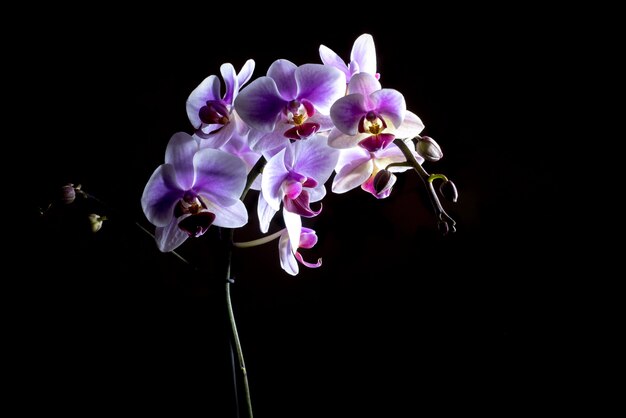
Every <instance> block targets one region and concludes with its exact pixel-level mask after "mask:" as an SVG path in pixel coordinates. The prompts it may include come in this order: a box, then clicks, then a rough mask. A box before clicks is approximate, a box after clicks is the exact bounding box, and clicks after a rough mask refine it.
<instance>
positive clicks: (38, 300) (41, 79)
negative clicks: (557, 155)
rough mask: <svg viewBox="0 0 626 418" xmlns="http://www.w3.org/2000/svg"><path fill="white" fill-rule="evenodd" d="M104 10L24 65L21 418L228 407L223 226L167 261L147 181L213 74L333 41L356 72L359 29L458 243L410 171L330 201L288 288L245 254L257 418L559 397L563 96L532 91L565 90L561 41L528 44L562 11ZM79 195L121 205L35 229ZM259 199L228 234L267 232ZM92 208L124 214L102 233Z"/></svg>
mask: <svg viewBox="0 0 626 418" xmlns="http://www.w3.org/2000/svg"><path fill="white" fill-rule="evenodd" d="M289 7H291V6H289ZM281 10H282V11H283V12H284V11H285V10H284V9H281ZM106 12H107V13H104V11H103V13H102V14H98V16H96V15H91V14H89V13H85V15H84V16H83V17H82V18H81V19H76V20H72V19H69V20H67V21H65V20H63V21H53V22H52V21H47V22H46V23H47V24H46V25H44V24H43V23H41V22H44V21H43V20H42V21H41V22H39V20H38V21H37V22H38V25H39V24H41V26H38V27H40V28H45V29H41V30H40V31H39V32H38V36H36V37H35V41H34V42H32V44H30V47H28V48H26V49H25V50H24V51H23V53H24V56H23V60H22V61H21V66H20V68H21V69H23V70H20V71H21V72H22V73H21V74H20V75H21V77H22V78H23V79H24V84H25V86H26V88H25V89H24V97H25V98H26V99H27V102H28V105H29V109H30V110H29V111H28V112H27V113H26V115H27V117H26V121H25V123H24V128H25V131H26V132H28V136H29V141H34V145H33V147H32V148H33V149H32V150H29V155H32V154H33V153H34V160H33V161H34V164H33V165H32V166H33V170H34V173H33V175H34V176H35V177H36V178H38V179H39V180H38V182H37V183H36V184H33V185H32V187H31V188H29V193H28V196H29V199H28V200H27V202H28V204H29V211H30V212H29V213H32V214H33V219H32V220H31V222H30V223H29V227H31V228H30V229H29V236H31V237H33V244H32V246H31V248H30V251H31V254H32V255H33V257H32V260H31V261H29V262H27V263H26V266H27V271H29V270H30V269H31V268H32V274H27V275H26V278H25V279H24V280H23V281H22V282H21V284H20V288H19V289H20V293H19V295H20V304H19V308H18V310H17V311H15V313H14V314H13V315H15V317H16V318H19V322H17V321H16V322H15V324H19V325H16V326H15V328H16V331H17V335H18V337H17V338H16V339H15V341H17V346H18V352H19V358H18V359H17V360H16V362H15V363H16V366H17V368H18V370H19V373H18V375H19V379H20V381H19V382H18V384H16V387H17V388H18V391H19V390H20V389H22V388H23V389H25V390H26V393H28V394H29V398H32V397H33V396H34V397H35V398H36V399H37V401H36V402H29V403H27V405H28V408H36V409H39V408H42V409H46V410H50V411H55V410H56V411H63V412H65V413H68V414H74V413H75V414H76V415H80V416H85V415H91V414H92V413H96V412H98V411H108V412H110V413H118V412H120V411H124V412H130V411H134V412H137V413H147V412H162V411H165V410H167V411H170V410H171V411H172V415H189V413H186V412H181V411H184V410H198V411H201V413H204V414H205V415H207V416H216V417H229V416H233V415H232V414H233V413H234V411H233V399H232V396H233V394H232V393H233V390H232V380H231V371H230V361H231V360H230V354H229V346H228V329H227V321H226V317H225V306H224V278H223V275H222V274H221V273H220V272H221V268H222V266H221V262H222V258H221V256H220V252H219V251H220V250H219V246H218V241H219V231H218V230H217V228H213V229H212V230H210V231H209V232H208V233H207V234H206V235H205V236H203V237H202V238H200V239H197V240H195V241H188V242H187V243H185V244H184V245H183V246H182V247H181V248H180V253H181V254H182V255H183V256H185V257H186V258H188V259H189V260H190V261H191V262H192V263H193V264H194V265H195V266H198V269H195V270H194V269H193V268H190V267H188V266H185V265H184V264H182V263H181V262H180V261H179V260H178V259H177V258H175V257H174V256H172V255H169V254H161V253H159V252H158V250H157V249H156V246H155V244H154V242H153V240H152V239H151V238H150V237H148V236H147V235H146V234H144V233H143V232H142V231H141V230H139V228H138V227H137V226H136V225H135V222H138V223H139V224H141V225H143V226H144V227H146V228H148V229H151V226H150V225H149V223H148V222H147V221H146V220H145V218H144V217H143V214H142V212H141V208H140V197H141V193H142V190H143V187H144V185H145V183H146V181H147V180H148V178H149V177H150V175H151V173H152V171H153V170H154V169H155V168H156V167H157V166H158V165H159V164H161V163H162V161H163V155H164V152H165V146H166V144H167V141H168V140H169V138H170V136H171V135H172V134H174V133H175V132H177V131H186V132H191V126H190V124H189V122H188V120H187V117H186V113H185V100H186V98H187V97H188V95H189V93H190V92H191V91H192V90H193V88H195V87H196V86H197V85H198V84H199V83H200V82H201V81H202V80H203V79H204V78H205V77H207V76H208V75H210V74H218V72H219V65H220V64H222V63H224V62H231V63H232V64H233V65H234V66H235V67H236V68H237V69H239V68H240V67H241V66H242V65H243V63H244V62H245V60H247V59H248V58H253V59H254V60H255V61H256V70H255V73H254V77H258V76H260V75H263V74H264V73H265V71H266V70H267V68H268V66H269V65H270V64H271V63H272V62H273V61H274V60H275V59H278V58H286V59H289V60H291V61H293V62H294V63H296V64H303V63H306V62H319V56H318V55H317V49H318V47H319V44H320V43H323V44H325V45H326V46H328V47H330V48H331V49H333V50H334V51H336V52H337V53H339V54H340V56H341V57H343V58H347V57H348V56H349V53H350V48H351V47H352V43H353V41H354V40H355V39H356V37H357V36H359V35H360V34H362V33H370V34H372V35H373V36H374V41H375V43H376V48H377V52H378V71H379V72H380V73H381V82H382V84H383V86H384V87H390V88H396V89H398V90H400V91H401V92H402V93H403V94H404V95H405V98H406V100H407V105H408V108H409V109H410V110H412V111H413V112H415V113H417V114H418V115H419V116H420V117H421V118H422V120H423V121H424V123H425V125H426V129H425V131H424V134H427V135H429V136H432V137H434V138H435V139H436V140H437V141H438V142H439V144H440V145H441V146H442V148H443V151H444V158H443V159H442V160H441V161H440V162H438V163H436V164H427V165H425V166H426V169H427V170H429V171H430V172H441V173H444V174H446V175H447V176H448V177H450V178H451V179H453V180H454V182H455V183H456V185H457V188H458V189H459V193H460V198H459V202H458V203H456V204H451V203H445V202H444V205H445V206H446V209H447V210H448V211H449V213H450V214H451V215H452V216H453V217H454V218H455V219H456V220H457V222H458V224H457V229H458V232H457V233H456V234H455V235H452V236H447V237H442V236H440V234H439V233H438V232H437V230H436V224H435V220H434V217H433V215H432V213H431V210H430V207H429V203H428V201H427V200H426V195H425V193H424V190H423V187H422V185H421V183H420V181H419V179H418V178H417V176H416V175H415V174H413V173H406V174H405V175H403V176H400V178H399V180H398V183H397V184H396V186H395V188H394V192H393V193H392V195H391V197H389V198H388V199H385V200H381V201H378V200H376V199H374V198H373V197H372V196H370V195H368V194H366V193H364V192H362V191H360V190H355V191H352V192H349V193H347V194H344V195H334V194H332V193H329V195H328V196H327V198H326V199H325V200H324V210H323V212H322V213H321V215H320V216H318V217H317V218H314V219H311V220H309V221H305V222H306V223H305V224H306V225H307V226H311V227H313V228H314V229H316V231H317V233H318V236H319V243H318V245H317V246H316V247H315V248H314V249H312V250H309V251H306V252H305V253H306V254H305V257H306V258H308V259H311V260H314V259H316V258H317V257H322V258H323V262H324V264H323V266H322V267H321V268H320V269H314V270H309V269H306V268H302V269H301V273H300V274H299V275H298V276H297V277H291V276H288V275H287V274H285V273H284V272H283V271H282V270H281V269H280V265H279V260H278V254H277V248H276V244H275V243H272V244H267V245H266V246H264V247H258V248H254V249H247V250H237V251H236V252H235V254H234V260H233V262H234V264H233V269H234V275H235V278H236V283H235V284H234V285H233V291H232V292H233V301H234V305H235V313H236V316H237V318H238V323H239V330H240V334H241V339H242V343H243V349H244V353H245V355H246V361H247V366H248V372H249V377H250V384H251V391H252V398H253V405H254V408H255V416H257V417H260V418H263V417H273V418H277V417H294V416H298V417H308V416H311V417H313V416H316V417H319V416H362V415H363V414H366V413H369V414H372V415H378V416H392V415H396V416H407V415H412V414H415V413H419V411H422V410H426V409H430V408H437V409H438V410H441V411H442V412H444V411H452V410H455V411H475V412H484V411H492V412H496V413H498V412H500V411H519V410H533V409H534V408H535V406H536V405H538V404H539V403H540V402H542V401H544V400H546V399H551V398H553V397H554V392H555V390H554V387H556V386H558V384H557V382H558V381H559V380H560V379H562V377H563V370H562V368H561V361H562V357H563V355H565V354H567V350H565V351H563V349H562V345H561V344H560V342H562V341H563V338H565V334H566V333H567V332H568V331H569V329H570V327H571V324H570V318H566V314H565V313H564V312H562V311H561V310H560V309H558V308H556V307H555V306H557V305H558V304H559V298H560V297H559V296H558V291H557V289H558V285H557V283H556V282H555V281H558V280H559V279H558V277H559V275H558V273H557V272H558V268H559V267H558V263H557V262H556V261H555V257H556V256H555V255H554V248H555V247H556V246H557V239H559V238H560V237H559V233H558V232H559V231H560V230H561V227H562V225H560V224H559V222H557V221H555V218H554V216H553V215H552V213H553V209H552V207H551V203H549V202H550V200H549V198H550V197H552V196H554V195H555V194H557V193H558V192H559V184H558V182H556V181H550V180H549V179H553V178H556V166H555V164H554V161H553V160H552V159H548V158H545V157H546V156H547V155H551V154H552V151H553V150H555V149H556V147H557V144H556V139H555V140H554V141H553V142H551V141H550V140H549V138H546V137H545V136H541V135H539V133H538V131H539V130H540V129H539V126H540V125H541V124H542V123H544V122H545V121H544V120H543V118H544V117H545V112H544V109H545V108H546V107H548V106H549V105H550V103H549V99H546V98H545V97H540V96H539V93H538V91H539V89H537V86H536V82H537V80H538V79H539V78H548V79H550V78H552V79H554V80H556V79H557V78H558V77H557V74H556V71H555V72H554V73H553V72H552V71H553V70H552V69H551V62H552V61H553V60H554V59H555V55H558V54H559V51H561V50H562V48H567V42H566V41H563V40H562V39H561V38H560V37H559V36H556V37H550V38H543V39H542V40H541V41H537V36H538V33H541V32H542V31H544V30H546V29H545V28H546V27H548V26H549V25H550V21H549V18H548V17H545V16H544V17H538V16H536V15H534V14H533V13H532V12H529V11H526V10H517V11H516V12H515V14H509V13H504V12H501V13H499V14H498V18H497V19H492V18H490V17H487V14H485V13H483V11H481V10H476V9H475V10H472V13H471V14H467V15H465V14H464V11H460V10H457V12H456V13H455V14H454V16H449V15H441V14H439V15H433V14H430V12H425V11H424V13H423V14H422V15H417V16H416V15H412V14H411V13H408V12H406V13H404V11H403V10H401V9H400V10H396V9H395V8H394V10H393V13H391V12H384V11H383V10H382V9H378V8H376V9H373V10H368V9H367V8H366V9H363V10H361V9H358V8H357V9H350V10H349V11H343V10H341V11H339V10H337V11H335V12H332V10H331V9H328V10H326V9H322V8H317V9H316V8H315V7H313V10H309V11H307V9H306V8H304V9H303V10H300V9H298V10H294V11H293V13H291V14H290V13H287V15H286V16H285V17H282V13H279V14H271V15H270V16H271V17H269V16H264V15H263V13H267V10H260V11H259V14H258V15H256V16H255V15H254V14H250V13H245V15H242V16H241V19H244V20H243V21H239V20H237V19H238V13H239V12H240V11H239V10H237V9H236V8H234V6H232V5H225V6H224V7H222V8H210V9H201V10H186V11H185V13H184V14H180V15H179V14H178V13H177V12H178V10H177V11H176V12H175V11H173V10H169V9H168V10H150V11H147V12H146V13H145V14H142V15H139V16H137V15H133V16H130V15H126V14H124V13H120V12H119V11H106ZM170 12H171V13H170ZM287 12H288V11H287ZM346 16H351V18H346ZM251 17H252V18H254V20H252V21H248V20H247V19H249V18H251ZM555 51H556V52H555ZM546 102H547V103H546ZM31 143H32V142H31ZM547 179H548V180H547ZM66 182H73V183H81V184H82V185H83V188H84V189H85V190H86V191H87V192H89V193H92V194H93V195H95V196H97V197H99V198H100V199H101V200H102V201H103V202H106V203H105V204H100V203H85V202H82V203H80V204H76V205H74V206H72V207H70V208H67V209H66V210H65V211H64V212H63V213H62V214H54V213H53V215H51V216H49V217H45V218H39V217H38V216H37V214H36V212H37V208H38V207H41V206H45V204H46V202H47V199H48V198H49V196H50V195H51V194H53V193H54V191H55V190H56V188H58V187H59V186H60V185H62V184H65V183H66ZM255 198H256V193H254V192H253V193H250V196H249V197H248V199H247V200H246V202H247V203H248V204H249V207H250V208H252V212H251V213H252V215H251V223H250V224H249V225H248V226H246V227H245V228H244V229H242V230H241V231H236V239H237V238H239V239H242V240H243V239H252V238H255V237H256V236H257V235H258V233H257V231H258V230H257V224H256V221H255V220H254V218H255V211H254V207H255V206H254V203H255ZM90 205H91V206H90ZM84 211H87V212H91V211H96V212H98V213H100V214H106V215H108V216H109V218H110V220H109V221H107V222H106V223H105V225H104V227H103V229H102V230H101V231H100V232H98V233H97V234H90V233H87V232H85V230H84V229H83V228H82V227H83V224H81V223H80V222H81V220H82V219H83V217H82V216H83V215H84ZM276 227H277V226H274V228H276Z"/></svg>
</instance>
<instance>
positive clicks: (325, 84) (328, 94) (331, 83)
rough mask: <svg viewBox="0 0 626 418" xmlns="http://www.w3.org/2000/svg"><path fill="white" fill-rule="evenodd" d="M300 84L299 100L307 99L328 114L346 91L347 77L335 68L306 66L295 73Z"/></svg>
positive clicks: (317, 65)
mask: <svg viewBox="0 0 626 418" xmlns="http://www.w3.org/2000/svg"><path fill="white" fill-rule="evenodd" d="M295 76H296V81H297V83H298V95H297V99H299V100H302V99H306V100H308V101H310V102H311V103H313V105H314V106H315V109H316V110H317V111H318V112H321V113H323V114H326V115H327V114H328V112H329V111H330V107H331V105H332V104H333V103H334V102H335V101H336V100H337V99H338V98H340V97H341V96H343V95H344V94H345V91H346V80H345V75H344V74H343V73H342V72H341V71H339V70H338V69H336V68H334V67H329V66H325V65H322V64H304V65H301V66H300V67H298V68H297V69H296V71H295Z"/></svg>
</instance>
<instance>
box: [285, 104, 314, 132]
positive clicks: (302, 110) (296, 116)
mask: <svg viewBox="0 0 626 418" xmlns="http://www.w3.org/2000/svg"><path fill="white" fill-rule="evenodd" d="M314 114H315V108H314V107H313V104H312V103H311V102H309V101H308V100H302V101H299V100H292V101H290V102H289V103H288V104H287V106H286V107H285V115H286V117H287V123H289V124H291V125H294V126H293V128H290V129H288V130H287V131H286V132H285V134H284V135H285V136H286V137H287V138H289V139H305V138H308V137H310V136H311V135H315V134H316V133H317V131H319V129H320V124H319V123H315V122H306V120H307V119H308V118H310V117H311V116H313V115H314Z"/></svg>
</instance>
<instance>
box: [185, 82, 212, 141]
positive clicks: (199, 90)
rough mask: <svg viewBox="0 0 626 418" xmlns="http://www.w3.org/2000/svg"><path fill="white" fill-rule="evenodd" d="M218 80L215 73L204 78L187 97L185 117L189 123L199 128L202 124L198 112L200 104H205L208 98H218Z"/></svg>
mask: <svg viewBox="0 0 626 418" xmlns="http://www.w3.org/2000/svg"><path fill="white" fill-rule="evenodd" d="M219 96H220V80H219V78H217V76H215V75H210V76H208V77H207V78H205V79H204V80H203V81H202V83H200V85H199V86H198V87H196V88H195V89H194V90H193V91H192V92H191V94H190V95H189V97H188V98H187V117H188V118H189V122H191V125H192V126H193V127H194V128H196V129H199V128H200V126H202V121H201V120H200V116H199V112H200V108H201V107H202V106H205V105H206V102H207V101H208V100H219V99H220V97H219Z"/></svg>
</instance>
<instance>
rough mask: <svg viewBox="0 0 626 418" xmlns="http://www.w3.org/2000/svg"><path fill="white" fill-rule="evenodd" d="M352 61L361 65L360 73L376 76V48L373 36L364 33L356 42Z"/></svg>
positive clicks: (351, 54)
mask: <svg viewBox="0 0 626 418" xmlns="http://www.w3.org/2000/svg"><path fill="white" fill-rule="evenodd" d="M350 61H356V62H357V63H358V64H359V71H361V72H364V73H369V74H371V75H374V74H376V47H375V46H374V38H373V37H372V35H369V34H367V33H364V34H363V35H361V36H359V37H358V38H357V39H356V41H354V45H353V46H352V51H351V52H350Z"/></svg>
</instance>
